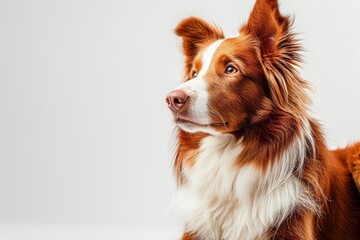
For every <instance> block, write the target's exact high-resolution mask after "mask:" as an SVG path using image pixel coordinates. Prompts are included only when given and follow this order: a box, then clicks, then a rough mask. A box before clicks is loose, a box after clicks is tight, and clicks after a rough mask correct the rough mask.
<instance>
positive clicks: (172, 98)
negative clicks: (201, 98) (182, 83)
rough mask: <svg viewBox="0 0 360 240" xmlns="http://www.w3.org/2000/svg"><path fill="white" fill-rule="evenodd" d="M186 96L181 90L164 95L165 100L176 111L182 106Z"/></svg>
mask: <svg viewBox="0 0 360 240" xmlns="http://www.w3.org/2000/svg"><path fill="white" fill-rule="evenodd" d="M188 97H189V96H188V95H187V94H186V93H185V92H184V91H183V90H174V91H172V92H170V93H169V94H168V95H167V96H166V102H167V104H168V107H169V108H170V109H171V110H172V111H174V112H178V111H181V110H182V109H183V108H184V106H185V105H186V101H187V99H188Z"/></svg>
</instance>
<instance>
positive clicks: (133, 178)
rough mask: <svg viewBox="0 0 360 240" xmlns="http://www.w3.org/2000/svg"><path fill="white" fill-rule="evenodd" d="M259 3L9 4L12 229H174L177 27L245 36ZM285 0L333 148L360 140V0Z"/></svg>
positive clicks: (7, 206)
mask: <svg viewBox="0 0 360 240" xmlns="http://www.w3.org/2000/svg"><path fill="white" fill-rule="evenodd" d="M253 3H254V1H253V0H251V1H250V0H217V1H209V0H196V1H194V0H193V1H190V0H171V1H169V0H153V1H146V0H141V1H139V0H134V1H124V0H121V1H115V0H113V1H111V0H96V1H91V0H62V1H60V0H59V1H55V0H33V1H26V0H0V225H1V227H0V230H1V231H0V238H1V236H6V239H41V237H43V238H44V239H71V238H73V239H89V238H91V237H92V238H93V239H106V238H108V239H161V238H163V239H175V238H176V235H177V231H174V230H172V228H171V227H170V226H173V225H176V223H173V221H172V220H171V217H170V214H168V212H167V206H168V204H169V202H170V200H171V196H172V194H173V192H174V189H175V186H174V184H173V177H172V172H171V171H172V170H171V160H172V154H173V147H174V144H173V142H174V141H172V140H171V136H172V135H173V128H174V125H173V124H172V121H171V117H170V113H169V111H168V110H167V107H166V104H165V101H164V99H165V95H166V93H167V92H169V91H170V90H171V89H172V88H174V87H175V86H177V85H178V84H179V83H180V81H181V78H182V77H181V76H182V63H183V58H182V56H181V48H180V46H181V44H180V39H178V38H177V37H176V36H175V35H174V34H173V29H174V28H175V27H176V25H177V23H178V22H179V21H180V20H181V19H183V18H185V17H188V16H190V15H194V16H198V17H202V18H204V19H206V20H209V21H210V22H214V23H216V24H217V25H218V26H221V27H222V28H223V29H224V31H225V33H230V34H232V33H234V31H236V30H237V29H238V28H239V26H240V25H241V24H242V23H244V22H245V20H246V19H247V17H248V15H249V13H250V10H251V8H252V6H253ZM281 9H282V12H283V13H287V14H292V15H295V17H296V18H295V27H296V28H295V29H296V31H297V32H299V33H301V34H300V38H301V39H302V40H303V41H302V42H303V45H304V47H305V49H306V52H304V56H305V61H306V64H305V65H304V70H303V71H302V73H303V76H304V77H305V78H306V79H308V80H309V81H311V82H312V84H313V86H314V94H313V95H314V108H313V113H314V115H315V116H316V117H317V118H318V119H319V120H320V122H321V123H322V124H323V126H324V129H325V130H326V134H327V139H328V143H329V145H330V146H331V147H337V146H344V145H346V144H347V143H348V142H349V141H350V142H353V141H355V140H356V139H360V127H359V123H360V71H359V69H360V45H359V44H360V14H359V12H360V3H359V1H358V0H344V1H335V0H328V1H313V0H302V1H296V0H286V1H285V0H284V1H282V3H281ZM44 226H48V227H44ZM76 226H77V227H76ZM95 226H96V227H95ZM138 227H139V229H142V230H136V229H137V228H138ZM18 228H22V230H21V231H20V230H18ZM43 228H44V229H46V230H43ZM64 229H67V230H64ZM94 229H95V230H94ZM96 229H97V230H96ZM58 234H60V235H58ZM61 234H63V235H61ZM144 234H145V235H144ZM55 236H60V238H56V237H55ZM61 236H62V237H61ZM145 236H146V237H145ZM32 237H33V238H32ZM2 239H4V238H2Z"/></svg>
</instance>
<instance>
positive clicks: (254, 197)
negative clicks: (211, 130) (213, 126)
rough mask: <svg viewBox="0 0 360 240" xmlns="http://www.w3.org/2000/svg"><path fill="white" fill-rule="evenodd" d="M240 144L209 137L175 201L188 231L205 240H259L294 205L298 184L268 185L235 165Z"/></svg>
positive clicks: (252, 169) (256, 174)
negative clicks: (280, 215)
mask: <svg viewBox="0 0 360 240" xmlns="http://www.w3.org/2000/svg"><path fill="white" fill-rule="evenodd" d="M241 149H242V147H241V144H240V143H239V142H237V141H236V140H235V139H234V138H233V137H232V136H217V137H208V138H206V139H204V140H203V142H202V145H201V149H200V154H199V155H198V156H197V159H196V163H195V165H194V166H192V167H191V168H188V169H185V176H186V178H187V182H186V183H185V184H184V186H182V187H180V189H179V191H178V194H177V196H176V198H175V201H174V207H175V208H176V212H177V213H178V214H179V215H180V217H181V218H182V219H183V221H184V223H185V225H186V228H187V230H188V231H193V232H196V233H197V234H198V235H199V236H200V237H202V239H206V240H221V239H223V240H237V239H244V240H247V239H249V240H250V239H263V238H264V237H263V235H264V234H265V233H266V231H267V230H268V228H269V227H270V226H272V225H274V224H275V223H276V222H277V221H278V218H279V212H281V211H284V210H285V211H287V210H289V209H290V208H292V206H293V205H294V204H295V203H296V197H297V196H296V195H297V194H296V192H297V190H298V182H297V181H296V180H295V179H293V178H291V177H290V178H288V179H287V180H286V181H285V182H284V183H283V184H282V186H280V187H277V188H276V189H273V190H271V188H272V187H274V186H271V180H269V179H267V174H265V175H264V174H263V173H262V172H261V171H260V170H259V169H256V168H255V167H254V166H251V165H246V166H243V167H241V168H240V169H239V168H237V167H235V166H234V163H235V161H237V160H238V159H237V158H238V156H239V154H240V152H241Z"/></svg>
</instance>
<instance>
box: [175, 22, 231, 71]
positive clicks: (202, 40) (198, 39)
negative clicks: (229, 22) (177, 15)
mask: <svg viewBox="0 0 360 240" xmlns="http://www.w3.org/2000/svg"><path fill="white" fill-rule="evenodd" d="M175 33H176V34H177V35H178V36H180V37H181V38H182V46H183V51H184V55H185V57H186V65H187V66H189V65H190V64H191V62H192V60H193V58H194V57H195V56H196V54H197V53H198V51H199V49H200V48H201V46H203V45H204V44H208V43H211V42H214V41H216V40H218V39H221V38H224V34H223V32H222V31H221V30H220V29H218V28H216V27H215V26H213V25H211V24H209V23H207V22H205V21H204V20H202V19H200V18H195V17H189V18H186V19H184V20H182V21H181V22H180V23H179V25H178V26H177V27H176V28H175Z"/></svg>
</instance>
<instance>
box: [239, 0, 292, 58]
mask: <svg viewBox="0 0 360 240" xmlns="http://www.w3.org/2000/svg"><path fill="white" fill-rule="evenodd" d="M290 25H291V23H290V21H289V18H288V17H284V16H282V15H281V14H280V11H279V5H278V1H277V0H257V1H256V3H255V6H254V8H253V10H252V12H251V15H250V17H249V20H248V22H247V23H246V24H245V25H244V26H243V27H242V28H241V30H240V32H242V33H247V34H249V33H250V34H253V35H255V36H256V37H257V38H258V40H259V41H260V50H261V54H262V55H265V54H268V53H273V52H276V51H277V50H278V49H277V48H278V46H277V44H278V42H279V41H280V39H281V38H282V37H283V36H284V35H285V34H286V33H287V32H288V31H289V27H290Z"/></svg>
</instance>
